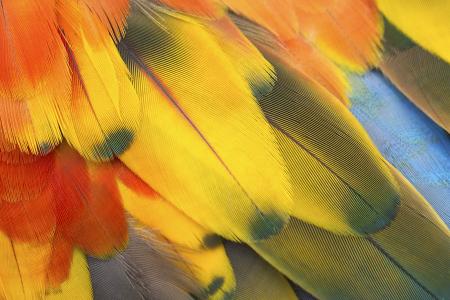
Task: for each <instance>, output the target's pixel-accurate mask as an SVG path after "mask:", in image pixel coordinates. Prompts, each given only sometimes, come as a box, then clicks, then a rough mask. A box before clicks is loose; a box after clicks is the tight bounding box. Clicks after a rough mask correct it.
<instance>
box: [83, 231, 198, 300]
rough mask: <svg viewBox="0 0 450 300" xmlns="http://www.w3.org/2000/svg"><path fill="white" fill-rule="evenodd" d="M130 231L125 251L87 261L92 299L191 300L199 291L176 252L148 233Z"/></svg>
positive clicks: (153, 234)
mask: <svg viewBox="0 0 450 300" xmlns="http://www.w3.org/2000/svg"><path fill="white" fill-rule="evenodd" d="M133 227H134V225H133V226H132V228H130V234H129V236H130V241H129V244H128V247H127V249H126V250H125V251H124V252H122V253H120V254H118V255H117V256H115V257H114V258H111V259H109V260H105V261H103V260H99V259H95V258H90V259H89V268H90V271H91V278H92V285H93V290H94V296H95V299H125V298H126V299H174V300H175V299H177V300H178V299H180V300H181V299H193V297H192V296H191V295H194V294H196V293H198V292H199V291H198V290H199V287H198V286H197V283H196V282H195V280H194V279H193V278H192V277H191V275H190V274H189V273H188V272H186V271H185V270H184V269H183V268H180V267H179V266H180V265H183V260H182V258H181V257H180V256H179V255H178V254H177V252H176V249H175V248H174V247H173V246H172V245H170V244H169V243H167V242H165V241H164V240H163V239H161V238H159V237H158V235H157V234H156V233H154V232H152V231H150V230H148V229H142V228H136V229H134V228H133Z"/></svg>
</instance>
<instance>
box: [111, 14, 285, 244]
mask: <svg viewBox="0 0 450 300" xmlns="http://www.w3.org/2000/svg"><path fill="white" fill-rule="evenodd" d="M150 9H158V8H156V7H154V8H152V7H150ZM157 12H158V13H157V15H155V16H154V18H159V20H160V22H162V23H161V24H156V23H155V21H154V20H153V19H151V18H149V16H151V12H150V11H149V9H148V7H147V8H144V7H141V9H140V10H137V11H136V12H135V13H134V14H133V15H132V16H131V17H130V18H129V20H128V24H129V30H128V33H127V36H126V37H125V39H124V40H123V41H122V43H121V44H120V45H119V46H120V48H121V51H122V53H123V56H124V57H125V60H126V61H127V63H128V65H129V68H130V70H132V72H131V73H132V76H133V79H134V85H135V87H136V89H137V91H138V95H139V97H140V98H141V100H142V102H143V106H144V108H143V110H144V117H143V119H144V121H143V124H142V128H141V131H140V134H139V135H137V136H136V138H135V141H134V143H133V144H132V145H131V147H130V148H129V149H128V150H127V151H126V152H125V153H124V154H122V155H121V156H120V159H121V161H123V162H124V163H125V165H127V167H129V168H130V169H131V170H132V171H133V172H135V173H136V174H137V175H138V176H139V177H141V178H142V179H143V180H144V181H145V182H147V183H148V184H150V185H151V186H152V188H154V189H155V191H157V192H158V193H159V194H160V195H161V196H163V198H164V199H167V201H169V202H171V203H172V204H173V205H174V206H175V207H177V208H178V209H180V210H181V211H182V212H184V213H185V214H187V215H189V216H190V217H191V218H192V219H193V220H194V221H196V222H197V223H199V224H201V225H202V226H204V227H205V228H206V229H207V230H211V231H214V232H216V233H218V234H221V235H224V236H225V237H228V238H230V239H236V238H237V237H242V238H243V237H246V238H251V239H261V238H264V237H266V236H268V235H270V234H273V233H275V232H277V230H279V229H280V228H281V227H282V225H283V223H284V222H285V221H286V219H287V218H288V211H289V209H290V206H291V204H292V200H291V198H290V197H289V193H288V189H289V186H288V182H287V178H286V174H285V170H284V165H283V162H282V159H281V157H280V154H279V153H278V149H277V146H276V144H275V138H274V136H273V133H272V131H271V129H270V127H269V125H268V124H267V122H266V120H265V118H264V116H263V114H262V112H261V111H260V109H259V107H258V106H257V104H256V102H255V100H254V98H253V95H252V93H251V91H250V89H249V85H248V83H247V82H246V81H244V80H243V78H242V76H241V75H240V74H239V73H238V72H236V71H235V70H234V69H233V64H232V63H230V59H229V57H228V56H227V55H226V54H225V53H224V52H223V50H222V48H220V46H218V45H217V43H216V42H215V41H214V39H212V38H211V37H210V35H209V33H208V32H207V31H205V30H204V29H203V27H202V26H200V25H199V24H198V23H197V22H196V21H195V20H194V19H191V18H188V17H185V16H178V15H169V14H167V13H165V12H164V11H162V10H161V9H158V11H157ZM149 14H150V15H149ZM150 37H151V38H150ZM143 41H145V43H143ZM210 61H214V62H215V64H214V65H211V64H209V63H208V62H210ZM167 149H170V151H167ZM264 182H270V184H264ZM192 199H196V201H192ZM236 208H238V209H236Z"/></svg>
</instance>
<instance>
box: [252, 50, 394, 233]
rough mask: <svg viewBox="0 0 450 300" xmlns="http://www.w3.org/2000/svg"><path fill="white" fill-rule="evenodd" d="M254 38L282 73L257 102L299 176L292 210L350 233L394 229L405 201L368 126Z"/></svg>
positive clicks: (291, 168)
mask: <svg viewBox="0 0 450 300" xmlns="http://www.w3.org/2000/svg"><path fill="white" fill-rule="evenodd" d="M255 43H256V44H257V45H259V46H260V49H261V50H262V51H263V53H264V54H265V55H266V58H268V59H269V61H270V62H271V63H272V64H273V65H274V66H275V68H276V71H277V82H276V84H275V86H274V88H273V90H272V91H271V92H270V93H268V94H267V95H265V96H263V97H258V101H259V104H260V105H261V108H262V109H263V111H264V113H265V115H266V117H267V119H268V120H269V122H270V123H271V124H272V126H273V128H274V130H275V132H276V136H277V138H278V142H279V144H280V149H281V152H282V154H283V156H284V159H285V161H286V164H287V167H288V170H289V172H290V175H291V178H292V184H293V188H294V197H295V207H294V210H293V213H292V214H293V215H294V216H295V217H297V218H300V219H302V220H304V221H306V222H310V223H312V224H315V225H317V226H319V227H323V228H326V229H328V230H331V231H334V232H340V233H345V234H358V235H364V234H367V233H370V232H375V231H377V230H380V229H382V228H384V227H385V226H387V225H388V224H389V222H390V221H391V219H392V218H393V217H394V216H395V213H396V210H397V209H398V205H399V196H398V190H397V184H396V183H395V181H394V180H393V178H392V174H390V171H389V170H388V169H387V168H386V166H385V165H384V163H383V159H382V157H381V155H380V154H379V152H378V151H377V150H376V148H375V146H374V145H373V144H372V142H371V141H370V139H369V138H368V136H367V134H366V133H365V131H364V130H363V128H362V127H361V126H360V125H359V124H358V122H357V121H356V120H355V119H354V118H353V117H352V116H351V114H350V113H349V112H348V111H347V109H346V108H345V107H344V106H342V105H341V104H340V103H339V102H338V101H337V99H335V98H334V97H332V96H331V95H330V94H329V93H327V92H326V91H325V90H323V89H321V87H320V86H318V85H317V84H315V83H314V82H312V81H310V80H309V79H308V78H307V77H305V76H302V75H301V74H300V73H298V72H296V71H295V70H294V69H292V68H290V67H288V66H287V63H288V62H285V61H283V58H282V57H278V56H276V55H273V54H272V51H271V50H270V48H268V47H266V46H264V45H260V44H258V41H255Z"/></svg>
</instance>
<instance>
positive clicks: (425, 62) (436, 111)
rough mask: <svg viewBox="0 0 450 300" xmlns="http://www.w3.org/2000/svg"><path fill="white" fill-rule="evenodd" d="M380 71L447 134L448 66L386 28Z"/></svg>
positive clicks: (449, 122) (449, 117) (449, 115)
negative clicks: (385, 50) (384, 51)
mask: <svg viewBox="0 0 450 300" xmlns="http://www.w3.org/2000/svg"><path fill="white" fill-rule="evenodd" d="M386 27H387V29H386V30H387V31H386V35H385V47H386V48H387V50H388V51H387V52H386V54H385V55H384V60H383V63H382V64H381V65H380V69H381V70H382V72H383V74H384V75H386V76H387V77H388V78H389V79H390V80H391V81H392V82H393V83H394V84H395V85H396V86H397V87H398V89H400V90H401V91H402V92H403V93H404V94H405V95H406V96H407V97H408V98H409V99H411V101H413V103H414V104H415V105H417V106H418V107H419V108H420V109H421V110H423V111H424V112H425V113H426V114H427V115H428V116H429V117H430V118H432V119H433V120H434V121H435V122H436V123H437V124H438V125H439V126H441V127H442V128H444V129H445V130H447V132H450V97H449V95H450V85H449V84H448V83H449V82H450V64H449V63H447V62H446V61H444V60H442V59H440V58H439V57H437V56H434V55H432V54H431V53H430V52H428V51H427V50H425V49H423V48H421V47H420V46H417V45H415V44H414V43H413V42H412V41H410V40H409V39H408V38H407V37H405V36H403V35H402V34H401V33H400V32H398V30H397V29H395V28H394V27H393V26H392V25H390V24H388V25H386Z"/></svg>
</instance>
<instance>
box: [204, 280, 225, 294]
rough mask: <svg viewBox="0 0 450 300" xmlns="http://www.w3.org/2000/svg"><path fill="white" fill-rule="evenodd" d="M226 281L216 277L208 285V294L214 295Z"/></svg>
mask: <svg viewBox="0 0 450 300" xmlns="http://www.w3.org/2000/svg"><path fill="white" fill-rule="evenodd" d="M224 282H225V279H224V278H223V277H215V278H214V279H213V280H212V281H211V283H210V284H209V285H208V294H209V295H214V294H215V293H217V291H218V290H219V289H220V288H221V287H222V286H223V284H224Z"/></svg>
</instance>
